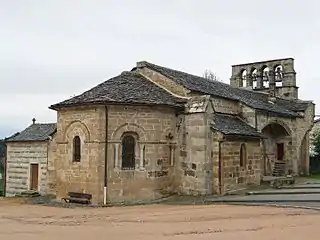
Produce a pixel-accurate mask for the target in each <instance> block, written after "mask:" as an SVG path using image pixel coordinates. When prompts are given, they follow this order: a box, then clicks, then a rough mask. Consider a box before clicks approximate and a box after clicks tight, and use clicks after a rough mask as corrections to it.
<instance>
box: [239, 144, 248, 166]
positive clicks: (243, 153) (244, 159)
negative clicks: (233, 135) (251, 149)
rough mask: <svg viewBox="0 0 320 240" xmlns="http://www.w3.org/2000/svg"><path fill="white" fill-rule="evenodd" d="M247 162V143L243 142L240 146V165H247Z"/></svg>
mask: <svg viewBox="0 0 320 240" xmlns="http://www.w3.org/2000/svg"><path fill="white" fill-rule="evenodd" d="M246 164H247V151H246V145H245V144H244V143H243V144H241V147H240V167H245V166H246Z"/></svg>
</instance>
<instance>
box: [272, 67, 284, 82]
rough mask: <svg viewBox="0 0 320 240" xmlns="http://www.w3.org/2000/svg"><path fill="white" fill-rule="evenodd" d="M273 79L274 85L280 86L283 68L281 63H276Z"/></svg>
mask: <svg viewBox="0 0 320 240" xmlns="http://www.w3.org/2000/svg"><path fill="white" fill-rule="evenodd" d="M274 73H275V74H274V80H275V82H276V87H282V80H283V68H282V66H281V65H278V66H276V67H275V68H274Z"/></svg>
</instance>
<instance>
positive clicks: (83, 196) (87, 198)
mask: <svg viewBox="0 0 320 240" xmlns="http://www.w3.org/2000/svg"><path fill="white" fill-rule="evenodd" d="M91 199H92V195H91V194H89V193H79V192H68V197H66V198H62V200H64V201H65V202H66V203H79V204H90V203H91Z"/></svg>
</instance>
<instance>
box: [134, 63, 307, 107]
mask: <svg viewBox="0 0 320 240" xmlns="http://www.w3.org/2000/svg"><path fill="white" fill-rule="evenodd" d="M147 65H151V66H152V65H153V66H156V67H161V68H166V69H168V70H171V71H175V72H179V73H183V74H188V75H190V76H193V77H197V78H201V79H203V80H205V81H207V82H208V83H210V82H212V81H214V82H215V83H218V84H222V85H225V86H228V87H230V88H233V89H238V90H240V91H245V92H251V93H254V94H257V95H261V96H266V95H268V93H265V92H257V91H254V90H253V89H244V88H236V87H232V86H231V85H230V84H228V83H225V82H221V81H216V80H209V79H207V78H205V77H202V76H199V75H195V74H192V73H188V72H184V71H181V70H177V69H173V68H170V67H164V66H161V65H157V64H154V63H151V62H148V61H139V62H137V67H146V66H147ZM276 98H277V99H283V100H287V101H292V100H289V99H284V98H281V97H276ZM297 100H301V99H297Z"/></svg>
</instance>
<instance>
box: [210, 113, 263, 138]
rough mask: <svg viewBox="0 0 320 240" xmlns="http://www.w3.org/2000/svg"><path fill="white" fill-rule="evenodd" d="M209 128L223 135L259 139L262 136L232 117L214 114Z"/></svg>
mask: <svg viewBox="0 0 320 240" xmlns="http://www.w3.org/2000/svg"><path fill="white" fill-rule="evenodd" d="M211 127H212V128H213V129H215V130H217V131H220V132H222V133H223V134H225V135H240V136H248V137H258V138H261V137H263V135H262V134H261V133H259V132H258V131H257V130H255V129H254V128H253V127H251V126H250V125H248V124H247V123H245V122H244V121H242V120H241V119H240V118H238V117H236V116H232V115H225V114H215V115H214V119H213V120H212V122H211Z"/></svg>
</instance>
